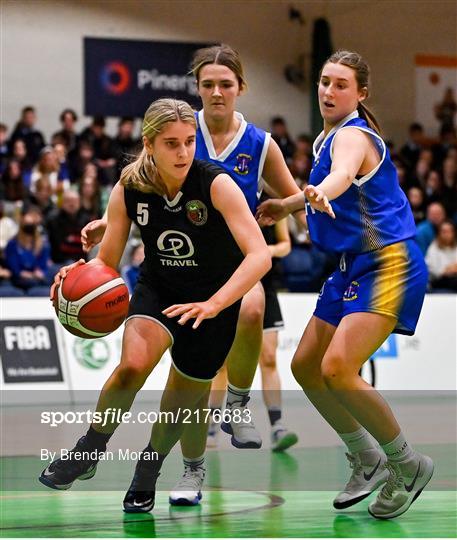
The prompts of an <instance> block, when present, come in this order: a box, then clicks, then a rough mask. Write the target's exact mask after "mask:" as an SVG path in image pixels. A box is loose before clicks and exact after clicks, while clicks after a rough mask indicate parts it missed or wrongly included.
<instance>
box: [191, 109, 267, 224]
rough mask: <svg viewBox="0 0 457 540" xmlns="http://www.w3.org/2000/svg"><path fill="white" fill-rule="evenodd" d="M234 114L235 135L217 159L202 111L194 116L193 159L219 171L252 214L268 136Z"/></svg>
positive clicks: (255, 204) (261, 181)
mask: <svg viewBox="0 0 457 540" xmlns="http://www.w3.org/2000/svg"><path fill="white" fill-rule="evenodd" d="M235 114H236V115H237V117H238V119H239V120H240V127H239V129H238V132H237V134H236V135H235V137H234V138H233V140H232V141H231V142H230V144H229V145H228V146H227V147H226V148H225V149H224V150H223V151H222V152H221V153H220V154H219V155H216V151H215V149H214V144H213V141H212V139H211V135H210V133H209V130H208V126H207V125H206V122H205V119H204V117H203V111H200V112H198V113H196V118H197V123H198V128H197V148H196V152H195V158H196V159H202V160H204V161H210V162H212V163H214V164H215V165H218V166H219V167H222V168H223V169H224V170H225V171H226V172H227V173H228V174H229V175H230V176H231V177H232V178H233V180H235V182H236V183H237V184H238V186H239V187H240V188H241V190H242V191H243V193H244V196H245V197H246V200H247V202H248V205H249V208H250V209H251V211H252V213H253V214H254V213H255V211H256V209H257V205H258V203H259V198H260V195H261V194H262V189H263V180H262V171H263V166H264V164H265V159H266V156H267V151H268V145H269V143H270V134H269V133H266V132H265V131H263V130H262V129H260V128H258V127H256V126H254V124H249V123H248V122H246V120H245V119H244V118H243V115H242V114H240V113H238V112H236V113H235Z"/></svg>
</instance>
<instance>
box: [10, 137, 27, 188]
mask: <svg viewBox="0 0 457 540" xmlns="http://www.w3.org/2000/svg"><path fill="white" fill-rule="evenodd" d="M11 157H12V158H13V159H15V160H17V161H18V162H19V164H20V166H21V171H22V178H23V179H24V184H25V186H26V187H27V188H29V187H30V184H31V181H32V162H31V161H30V159H29V156H28V154H27V147H26V146H25V142H24V141H23V139H16V140H15V141H14V143H13V147H12V151H11Z"/></svg>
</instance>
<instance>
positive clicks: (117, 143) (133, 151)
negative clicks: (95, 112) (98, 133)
mask: <svg viewBox="0 0 457 540" xmlns="http://www.w3.org/2000/svg"><path fill="white" fill-rule="evenodd" d="M134 127H135V123H134V120H133V118H132V117H130V116H124V117H123V118H121V119H120V120H119V124H118V131H117V135H116V137H115V138H114V140H113V143H114V149H115V150H114V151H115V154H116V162H117V174H118V176H120V173H121V172H122V169H123V168H124V167H125V166H126V165H127V164H128V163H130V161H131V159H132V156H133V157H134V156H136V155H138V153H139V151H140V141H139V140H138V139H135V138H134V136H133V129H134Z"/></svg>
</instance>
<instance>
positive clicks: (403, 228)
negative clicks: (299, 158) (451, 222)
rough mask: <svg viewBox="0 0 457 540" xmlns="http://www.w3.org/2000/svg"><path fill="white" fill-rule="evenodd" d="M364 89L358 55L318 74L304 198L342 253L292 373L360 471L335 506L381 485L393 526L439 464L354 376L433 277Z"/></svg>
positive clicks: (412, 312) (276, 211)
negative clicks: (315, 132) (317, 126)
mask: <svg viewBox="0 0 457 540" xmlns="http://www.w3.org/2000/svg"><path fill="white" fill-rule="evenodd" d="M368 88H369V68H368V66H367V64H366V63H365V62H364V61H363V59H362V58H361V57H360V55H359V54H357V53H353V52H347V51H339V52H337V53H335V54H334V55H332V56H331V57H330V58H329V59H328V61H327V62H326V63H325V64H324V66H323V68H322V71H321V74H320V79H319V91H318V95H319V106H320V110H321V114H322V117H323V120H324V130H323V132H322V133H321V134H320V135H319V136H318V137H317V139H316V141H315V142H314V147H313V153H314V160H313V168H312V171H311V175H310V185H309V186H308V187H307V188H305V192H304V194H305V199H306V200H307V201H308V202H307V203H306V204H307V205H308V206H311V211H309V212H308V224H309V231H310V236H311V240H312V241H313V242H315V243H316V244H317V245H318V246H319V247H321V248H322V249H324V250H328V251H332V252H336V253H339V254H340V256H341V261H340V268H339V270H337V271H336V272H335V273H334V274H332V275H331V276H330V277H329V278H328V279H327V281H326V282H325V283H324V286H323V287H322V290H321V292H320V294H319V298H318V301H317V306H316V310H315V312H314V315H313V317H312V318H311V320H310V321H309V323H308V326H307V327H306V329H305V332H304V334H303V337H302V339H301V341H300V344H299V346H298V349H297V351H296V353H295V356H294V359H293V361H292V371H293V373H294V376H295V378H296V379H297V381H298V382H299V384H300V385H301V386H302V388H303V390H304V391H305V393H306V395H307V396H308V397H309V399H310V400H311V401H312V402H313V404H314V405H315V406H316V408H317V409H318V411H319V412H320V413H321V415H322V416H323V417H324V419H325V420H326V421H327V422H328V423H329V424H330V425H331V426H332V427H333V428H334V429H335V430H336V431H337V433H338V434H339V436H340V437H341V439H342V440H343V441H344V442H345V443H346V445H347V447H348V454H347V457H348V459H349V462H350V465H351V468H352V469H353V473H352V476H351V479H350V481H349V482H348V484H347V485H346V487H345V489H344V490H343V491H342V492H341V493H340V494H338V496H337V497H336V499H335V500H334V506H335V508H347V507H349V506H352V505H353V504H355V503H357V502H359V501H360V500H362V499H363V498H365V497H366V496H368V495H369V494H370V493H371V492H372V491H374V490H375V489H376V488H378V487H379V486H382V485H384V486H383V487H382V489H381V491H380V493H379V494H378V496H377V498H376V500H375V501H374V502H372V503H371V504H370V505H369V512H370V514H371V515H373V516H374V517H377V518H380V519H388V518H393V517H396V516H399V515H401V514H402V513H403V512H406V510H407V509H408V508H409V506H410V505H411V504H412V502H413V501H414V500H415V499H416V498H417V497H418V496H419V494H420V493H421V491H422V489H423V488H424V487H425V486H426V485H427V483H428V482H429V480H430V478H431V476H432V474H433V462H432V460H431V459H430V458H429V457H428V456H424V455H421V454H419V453H417V452H415V451H413V449H412V448H411V446H410V445H409V444H408V443H407V441H406V439H405V437H404V435H403V433H402V432H401V429H400V426H399V425H398V423H397V421H396V419H395V418H394V416H393V413H392V411H391V409H390V408H389V406H388V405H387V403H386V402H385V401H384V399H383V398H382V397H381V395H380V394H379V393H378V392H376V391H375V390H374V389H373V388H372V387H370V386H369V385H368V384H367V383H366V382H365V381H364V380H363V379H362V378H361V377H360V376H359V370H360V368H361V367H362V365H363V363H364V362H366V360H368V359H369V358H370V356H371V355H372V354H373V353H374V352H375V351H376V350H377V349H378V348H379V347H380V346H381V344H382V343H383V342H384V341H385V340H386V339H387V337H388V336H389V334H390V333H391V332H398V333H403V334H409V335H411V334H413V333H414V331H415V328H416V324H417V320H418V318H419V314H420V311H421V307H422V303H423V300H424V294H425V289H426V284H427V271H426V268H425V264H424V261H423V258H422V255H421V253H420V251H419V248H418V247H417V246H416V244H415V242H414V236H415V226H414V219H413V216H412V213H411V210H410V208H409V205H408V202H407V199H406V197H405V195H404V194H403V192H402V190H401V189H400V187H399V184H398V179H397V175H396V172H395V167H394V166H393V164H392V162H391V160H390V157H389V153H388V151H387V149H386V145H385V143H384V141H383V140H382V139H381V137H380V136H379V128H378V125H377V122H376V120H375V118H374V116H373V115H372V113H371V112H370V111H369V110H368V109H367V108H366V106H365V105H364V104H363V102H364V100H365V99H366V98H367V97H368ZM329 201H331V202H329ZM304 202H305V201H304V200H303V194H302V195H301V196H300V195H297V196H295V195H294V196H292V197H289V198H287V199H284V200H282V201H280V200H276V201H267V202H265V203H264V204H263V205H261V206H260V207H259V210H258V219H259V221H260V223H264V224H265V223H270V222H271V220H272V219H273V220H278V219H281V218H283V217H284V216H286V215H287V214H288V213H290V212H293V211H295V210H297V209H298V208H302V207H303V204H304ZM373 438H374V439H375V440H376V441H377V443H378V444H379V446H378V445H377V444H376V442H375V441H374V440H373Z"/></svg>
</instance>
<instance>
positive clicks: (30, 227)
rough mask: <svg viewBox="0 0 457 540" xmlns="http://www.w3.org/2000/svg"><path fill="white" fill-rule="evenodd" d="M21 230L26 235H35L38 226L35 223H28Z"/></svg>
mask: <svg viewBox="0 0 457 540" xmlns="http://www.w3.org/2000/svg"><path fill="white" fill-rule="evenodd" d="M21 230H22V232H23V233H24V234H35V232H36V225H34V224H33V223H26V224H25V225H22V227H21Z"/></svg>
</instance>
